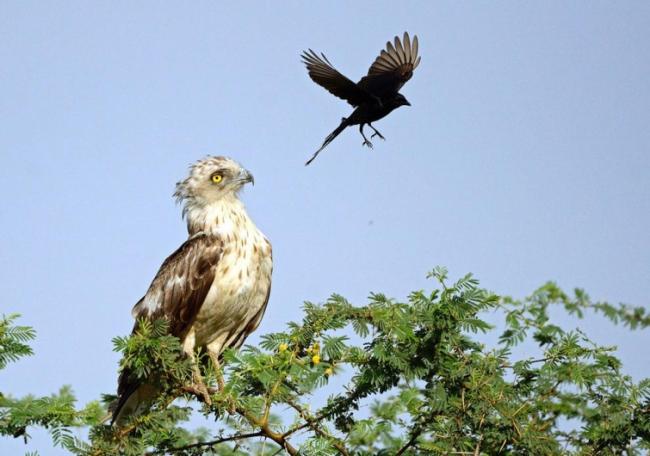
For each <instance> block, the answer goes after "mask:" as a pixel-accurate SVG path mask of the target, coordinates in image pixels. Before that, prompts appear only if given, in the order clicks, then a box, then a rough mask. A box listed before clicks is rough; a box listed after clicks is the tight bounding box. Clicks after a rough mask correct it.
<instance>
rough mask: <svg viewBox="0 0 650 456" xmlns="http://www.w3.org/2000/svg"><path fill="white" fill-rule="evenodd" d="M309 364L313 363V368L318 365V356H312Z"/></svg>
mask: <svg viewBox="0 0 650 456" xmlns="http://www.w3.org/2000/svg"><path fill="white" fill-rule="evenodd" d="M311 362H312V363H314V366H315V365H317V364H319V363H320V356H319V355H314V356H312V357H311Z"/></svg>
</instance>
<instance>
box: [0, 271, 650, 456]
mask: <svg viewBox="0 0 650 456" xmlns="http://www.w3.org/2000/svg"><path fill="white" fill-rule="evenodd" d="M430 277H432V278H434V279H436V280H437V281H438V283H439V285H440V286H439V287H438V288H437V289H435V290H433V291H431V292H424V291H416V292H413V293H411V294H410V295H409V296H408V299H407V300H405V301H404V302H400V301H397V300H394V299H390V298H388V297H386V296H384V295H382V294H371V295H370V297H369V299H368V302H367V303H366V304H365V305H361V306H359V305H353V304H352V303H350V302H348V301H347V300H346V299H345V298H343V297H342V296H338V295H334V296H332V297H331V298H330V299H329V300H327V301H326V302H325V303H323V304H313V303H309V302H308V303H305V305H304V316H303V319H302V321H301V322H291V323H289V324H288V326H287V329H286V331H284V332H280V333H273V334H268V335H265V336H262V342H261V343H260V346H259V347H251V346H246V347H244V348H243V349H242V350H240V351H228V352H226V353H225V355H224V360H223V365H224V366H225V371H224V372H217V371H215V369H214V366H212V365H211V364H210V362H209V361H207V360H206V359H205V357H202V356H199V357H198V359H199V360H200V361H199V362H200V364H201V365H202V370H203V372H204V376H205V380H206V382H207V383H208V386H209V387H210V395H211V404H210V405H207V404H205V402H203V401H202V396H201V395H200V394H198V393H197V392H196V390H195V389H193V388H192V375H191V374H192V365H191V362H190V360H188V359H186V358H185V357H183V356H180V352H181V350H180V343H179V341H178V340H177V339H175V338H173V337H170V336H168V335H167V327H166V324H165V322H153V323H151V322H146V321H141V322H139V325H138V328H139V329H138V331H137V332H136V334H135V335H133V336H131V337H128V338H116V339H114V344H115V348H116V350H118V351H120V352H121V353H123V359H122V361H121V363H120V368H121V369H123V370H126V371H128V372H130V373H131V374H130V375H133V376H135V377H136V378H138V379H140V380H141V381H146V382H154V383H155V384H156V387H157V389H158V391H159V395H158V399H157V400H156V401H155V402H154V403H153V404H152V406H151V409H150V410H149V411H148V412H147V413H144V414H142V415H139V416H134V417H132V418H131V421H130V422H128V423H126V424H125V425H124V426H123V427H120V428H118V427H115V426H113V427H111V426H109V425H107V424H99V422H98V416H99V415H100V414H101V411H102V410H100V408H99V406H98V404H96V403H94V404H91V405H89V406H87V407H86V408H85V409H83V410H80V411H76V410H75V409H74V399H73V397H72V395H71V393H70V391H69V390H66V389H64V390H62V391H61V392H60V393H59V394H58V395H55V396H52V397H50V398H41V399H30V398H26V399H21V400H8V399H6V398H5V399H3V403H2V406H1V407H0V432H1V433H2V434H5V435H22V434H24V433H25V429H26V428H27V427H28V426H32V425H39V426H45V427H47V428H48V429H50V430H51V434H52V437H53V441H54V443H55V444H57V445H60V446H63V447H64V448H67V449H68V450H70V451H71V452H72V453H75V454H80V455H109V454H125V455H141V454H175V455H203V454H213V455H248V454H255V455H275V454H280V453H283V454H284V453H289V454H304V455H330V454H343V455H348V454H349V455H351V454H355V455H375V454H384V455H395V454H397V455H400V454H409V455H419V454H434V455H436V454H440V455H443V454H445V455H447V454H467V455H479V454H486V455H487V454H541V455H544V454H575V455H590V454H594V455H595V454H598V455H600V454H604V455H610V454H611V455H614V454H628V455H637V454H638V455H640V454H647V453H648V451H650V443H649V442H650V380H648V379H646V380H642V381H640V382H634V381H633V380H632V379H631V378H630V377H629V376H627V375H625V374H623V372H622V365H621V362H620V360H619V359H618V358H617V357H616V356H615V352H614V347H603V346H599V345H598V344H596V343H594V342H593V341H592V340H590V339H589V337H588V336H587V334H585V333H584V332H583V331H582V330H580V329H572V328H566V327H563V325H562V324H561V322H560V320H558V321H552V320H551V317H550V312H551V310H553V309H555V310H553V315H555V314H556V313H557V311H559V310H563V311H564V312H565V313H567V314H569V315H574V316H576V317H578V318H582V317H583V316H584V314H585V313H587V312H596V313H600V314H602V315H603V316H605V317H606V318H608V319H609V320H611V321H612V323H614V324H622V325H625V326H626V327H628V328H630V329H640V330H643V329H646V328H647V327H648V326H649V325H650V316H649V315H648V314H647V312H646V311H645V309H643V308H632V307H629V306H626V305H619V306H614V305H610V304H608V303H601V302H592V301H591V300H590V298H589V297H588V296H587V295H586V294H585V293H584V292H583V291H581V290H576V291H575V292H574V293H573V295H568V294H566V293H564V292H563V291H562V290H560V289H559V288H558V287H557V286H556V285H555V284H553V283H547V284H546V285H544V286H542V287H541V288H539V289H538V290H536V291H535V292H534V293H533V294H531V295H530V296H529V297H527V298H525V299H521V300H515V299H512V298H507V297H504V298H501V297H498V296H496V295H494V294H492V293H489V292H487V291H485V290H483V289H481V288H480V287H479V286H478V282H477V281H476V280H475V279H474V278H473V277H471V276H470V275H467V276H465V277H463V278H462V279H460V280H458V281H457V282H456V283H453V284H450V283H448V278H447V271H446V270H445V269H443V268H436V269H435V270H434V271H432V272H431V274H430ZM488 316H490V320H491V321H496V320H501V321H500V322H499V323H498V324H496V325H495V326H491V325H489V324H488V323H486V321H485V320H486V318H487V317H488ZM7 327H9V325H7ZM7 333H8V332H7V331H6V330H5V331H4V334H7ZM32 334H33V333H32ZM484 334H487V335H488V336H489V335H491V334H494V337H492V338H491V339H490V340H495V341H496V342H495V343H494V344H492V345H490V346H486V344H485V343H484V342H482V340H485V339H486V338H487V336H486V335H484ZM522 344H524V347H523V348H525V349H526V352H527V353H534V356H527V357H520V356H515V355H514V354H513V353H514V352H517V353H521V352H524V350H523V349H522V347H519V348H517V347H518V346H521V345H522ZM516 348H517V349H516ZM515 349H516V350H515ZM23 350H24V348H23ZM13 356H14V357H13V358H12V357H8V358H6V359H9V360H13V359H15V356H16V354H15V353H14V355H13ZM222 374H223V377H224V379H225V386H224V388H223V389H221V388H218V387H217V385H218V379H219V378H220V377H221V375H222ZM341 384H343V386H340V385H341ZM107 399H110V397H107ZM178 399H181V400H183V399H184V400H189V402H179V400H178ZM195 405H198V406H196V407H195ZM192 411H198V412H200V413H202V414H204V415H205V416H206V417H207V418H209V419H211V420H213V421H215V422H216V423H215V424H214V425H211V426H208V427H207V428H202V429H198V430H195V431H190V430H188V429H187V427H188V424H187V422H188V420H189V418H190V415H191V413H192ZM78 426H91V427H90V430H89V434H88V441H87V442H86V441H81V440H80V439H78V438H75V437H74V436H73V434H72V432H71V429H72V428H74V427H78Z"/></svg>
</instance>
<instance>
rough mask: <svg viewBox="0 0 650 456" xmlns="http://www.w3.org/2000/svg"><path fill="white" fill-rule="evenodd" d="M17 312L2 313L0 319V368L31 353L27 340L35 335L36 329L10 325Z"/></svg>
mask: <svg viewBox="0 0 650 456" xmlns="http://www.w3.org/2000/svg"><path fill="white" fill-rule="evenodd" d="M19 316H20V315H19V314H9V315H6V316H5V315H3V316H2V319H0V369H4V368H5V367H7V364H9V363H10V362H15V361H18V360H19V359H20V358H21V357H23V356H30V355H32V354H33V352H32V349H31V348H30V346H29V345H27V342H29V341H30V340H32V339H34V338H35V337H36V331H34V330H33V329H32V328H30V327H28V326H12V324H13V322H14V320H16V319H17V318H18V317H19Z"/></svg>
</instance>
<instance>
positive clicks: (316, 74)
mask: <svg viewBox="0 0 650 456" xmlns="http://www.w3.org/2000/svg"><path fill="white" fill-rule="evenodd" d="M301 57H302V61H303V63H304V64H305V66H307V71H308V72H309V77H310V78H311V79H312V81H314V82H315V83H316V84H318V85H320V86H321V87H324V88H325V89H326V90H327V91H328V92H330V93H331V94H333V95H336V96H337V97H339V98H342V99H344V100H346V101H347V102H348V103H350V104H351V105H352V106H359V105H360V104H361V103H363V102H364V101H369V100H370V99H371V97H370V96H369V95H368V93H366V92H365V91H364V90H363V89H361V88H360V87H358V86H357V84H355V83H354V82H352V81H351V80H350V79H348V78H346V77H345V76H343V75H342V74H341V73H339V72H338V71H337V70H336V69H335V68H334V66H333V65H332V64H331V63H330V61H329V60H327V57H325V55H324V54H321V55H320V56H319V55H318V54H316V53H315V52H314V51H312V50H311V49H309V51H305V52H303V53H302V56H301Z"/></svg>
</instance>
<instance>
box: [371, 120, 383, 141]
mask: <svg viewBox="0 0 650 456" xmlns="http://www.w3.org/2000/svg"><path fill="white" fill-rule="evenodd" d="M368 126H369V127H370V128H372V129H373V130H374V133H373V134H372V135H371V136H370V139H372V138H374V137H375V136H379V137H380V138H381V139H383V140H384V141H386V138H384V135H382V134H381V133H379V130H377V129H376V128H375V127H373V126H372V124H371V123H369V124H368Z"/></svg>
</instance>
